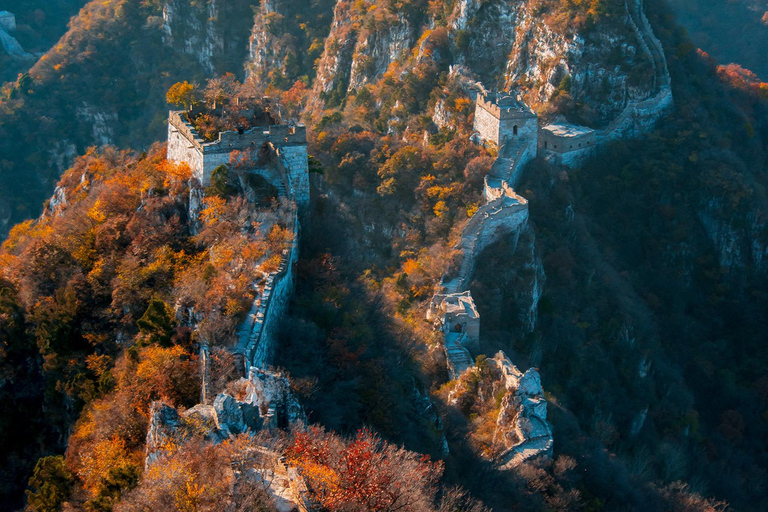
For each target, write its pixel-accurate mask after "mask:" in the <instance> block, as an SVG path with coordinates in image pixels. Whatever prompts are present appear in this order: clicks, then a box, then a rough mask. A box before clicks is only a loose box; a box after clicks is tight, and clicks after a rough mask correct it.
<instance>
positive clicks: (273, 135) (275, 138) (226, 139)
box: [168, 111, 307, 155]
mask: <svg viewBox="0 0 768 512" xmlns="http://www.w3.org/2000/svg"><path fill="white" fill-rule="evenodd" d="M185 114H186V112H184V111H171V112H170V113H169V115H168V124H169V125H170V126H172V127H173V128H175V129H176V130H178V133H179V134H181V136H183V137H184V138H185V139H186V140H187V142H189V143H190V144H191V145H192V146H194V147H195V149H197V150H198V151H201V152H202V153H203V154H206V155H210V154H218V153H231V152H232V151H235V150H238V151H245V150H248V149H257V150H258V149H259V148H261V146H263V145H264V144H265V143H267V142H271V143H273V144H278V145H281V146H284V145H306V143H307V128H306V127H305V126H302V125H283V124H276V125H271V126H265V127H262V126H257V127H254V128H251V129H249V130H244V131H242V132H240V131H235V130H229V131H225V132H220V133H219V138H218V140H215V141H213V142H207V141H205V140H203V138H202V137H200V135H199V134H198V133H197V130H195V127H194V126H192V123H190V122H189V121H188V120H187V118H186V115H185Z"/></svg>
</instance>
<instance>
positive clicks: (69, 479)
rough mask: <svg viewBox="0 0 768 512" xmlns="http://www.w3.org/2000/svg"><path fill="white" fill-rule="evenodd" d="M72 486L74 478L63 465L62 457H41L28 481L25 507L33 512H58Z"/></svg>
mask: <svg viewBox="0 0 768 512" xmlns="http://www.w3.org/2000/svg"><path fill="white" fill-rule="evenodd" d="M73 486H74V478H73V476H72V473H70V472H69V470H68V469H67V467H66V465H65V464H64V457H62V456H60V455H57V456H51V457H43V458H42V459H40V460H39V461H37V465H36V466H35V472H34V474H33V475H32V477H31V478H30V479H29V490H28V491H27V507H28V508H29V509H30V510H32V511H33V512H58V511H59V510H61V505H62V504H63V503H64V501H65V500H66V499H67V498H68V497H69V494H70V493H71V492H72V488H73Z"/></svg>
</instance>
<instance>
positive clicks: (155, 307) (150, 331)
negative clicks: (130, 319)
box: [136, 298, 176, 347]
mask: <svg viewBox="0 0 768 512" xmlns="http://www.w3.org/2000/svg"><path fill="white" fill-rule="evenodd" d="M136 324H137V325H138V326H139V330H140V331H141V333H142V334H143V335H144V336H145V339H146V342H147V343H148V344H155V345H160V346H161V347H169V346H170V345H171V338H172V337H173V333H174V332H175V330H176V321H175V319H174V314H173V308H171V306H169V305H168V304H166V303H165V301H163V300H162V299H158V298H153V299H152V300H150V301H149V306H148V307H147V310H146V311H145V312H144V315H143V316H142V317H141V318H139V320H138V321H137V322H136Z"/></svg>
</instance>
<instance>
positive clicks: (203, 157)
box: [168, 111, 309, 210]
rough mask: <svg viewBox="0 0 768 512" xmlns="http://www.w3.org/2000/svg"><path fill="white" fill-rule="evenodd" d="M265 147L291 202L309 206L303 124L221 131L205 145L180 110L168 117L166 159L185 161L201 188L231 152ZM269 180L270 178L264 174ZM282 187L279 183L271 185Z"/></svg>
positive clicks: (304, 129)
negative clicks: (280, 176)
mask: <svg viewBox="0 0 768 512" xmlns="http://www.w3.org/2000/svg"><path fill="white" fill-rule="evenodd" d="M264 147H266V148H267V149H268V150H269V151H270V153H271V154H273V155H275V156H277V158H273V161H276V162H279V163H280V165H278V168H279V170H280V171H281V172H282V173H284V175H283V179H284V180H285V181H286V182H287V183H288V184H289V188H290V189H291V192H292V194H291V196H290V199H292V200H294V201H296V203H297V205H298V206H299V208H300V209H302V210H303V209H305V207H306V206H307V205H308V204H309V166H308V162H307V149H306V148H307V129H306V127H304V126H302V125H271V126H266V127H255V128H251V129H249V130H244V131H225V132H220V133H219V136H218V139H217V140H215V141H213V142H207V141H205V140H203V138H202V137H201V136H200V135H199V134H198V132H197V130H195V128H194V126H192V123H190V122H189V120H187V118H186V113H185V112H183V111H171V112H170V113H169V114H168V160H169V161H172V162H184V163H186V164H188V165H189V166H190V168H191V170H192V174H193V176H194V177H195V178H197V179H198V180H199V181H200V183H201V184H202V185H203V186H207V185H208V184H209V183H210V180H211V173H212V172H213V170H214V169H216V168H217V167H218V166H220V165H228V164H229V162H230V155H231V154H232V152H233V151H255V152H259V151H261V150H262V149H263V148H264ZM264 178H265V179H267V180H268V181H270V178H271V177H270V176H267V175H265V176H264ZM272 184H273V185H275V186H276V187H278V188H282V187H281V185H282V183H272Z"/></svg>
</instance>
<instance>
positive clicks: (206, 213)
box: [200, 196, 227, 226]
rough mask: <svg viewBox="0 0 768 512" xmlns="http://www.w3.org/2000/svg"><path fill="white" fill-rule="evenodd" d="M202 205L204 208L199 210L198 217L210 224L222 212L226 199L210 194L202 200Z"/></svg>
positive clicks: (215, 220) (214, 221) (217, 218)
mask: <svg viewBox="0 0 768 512" xmlns="http://www.w3.org/2000/svg"><path fill="white" fill-rule="evenodd" d="M203 205H204V208H203V210H202V211H201V212H200V219H201V220H202V221H203V224H205V225H207V226H210V225H212V224H215V223H216V222H218V220H219V218H220V217H221V215H222V214H223V213H224V208H225V207H226V205H227V201H226V199H224V198H223V197H219V196H210V197H206V198H205V199H204V200H203Z"/></svg>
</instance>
